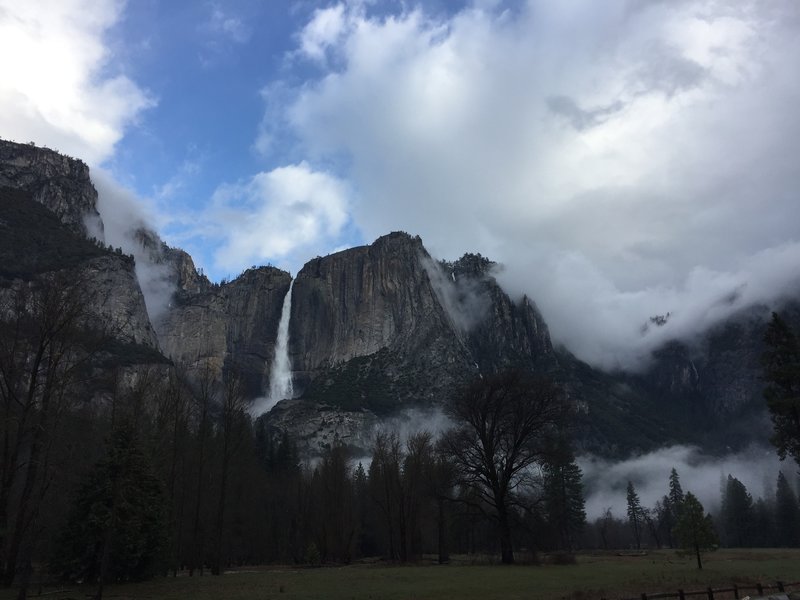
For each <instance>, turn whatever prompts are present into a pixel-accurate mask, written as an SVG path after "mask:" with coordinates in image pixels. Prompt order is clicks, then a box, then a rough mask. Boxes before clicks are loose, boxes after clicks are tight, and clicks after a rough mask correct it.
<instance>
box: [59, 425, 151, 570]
mask: <svg viewBox="0 0 800 600" xmlns="http://www.w3.org/2000/svg"><path fill="white" fill-rule="evenodd" d="M164 516H165V502H164V495H163V491H162V488H161V482H160V481H159V480H158V479H157V478H156V477H155V475H154V474H153V472H152V469H151V467H150V463H149V460H148V459H147V457H146V456H145V455H144V454H143V453H142V451H141V449H140V448H139V445H138V443H137V440H136V438H135V436H134V435H133V433H132V431H131V430H130V429H129V428H127V427H119V428H117V429H116V430H115V431H114V432H113V434H112V436H111V440H110V442H109V448H108V454H107V456H106V457H105V458H104V459H103V460H101V461H100V462H99V463H97V464H96V465H95V467H94V469H93V470H92V472H91V473H90V474H89V478H88V480H87V481H86V482H85V483H84V484H83V486H82V487H81V489H80V491H79V492H78V495H77V498H76V501H75V505H74V507H73V510H72V514H71V516H70V519H69V522H68V524H67V527H66V528H65V530H64V531H63V532H62V534H61V536H60V540H59V544H58V550H57V552H56V556H55V557H54V561H53V566H54V567H55V569H56V570H57V572H59V573H60V574H61V576H62V577H64V578H66V579H74V580H78V579H82V580H85V581H96V580H98V579H100V580H101V584H102V579H103V578H104V575H105V573H104V571H106V570H107V577H108V579H109V580H114V581H125V580H140V579H144V578H146V577H149V576H152V575H154V574H155V573H156V572H157V569H159V567H160V566H161V565H160V564H159V562H158V561H159V559H160V557H161V550H162V549H163V547H164V530H165V528H164V525H165V519H164Z"/></svg>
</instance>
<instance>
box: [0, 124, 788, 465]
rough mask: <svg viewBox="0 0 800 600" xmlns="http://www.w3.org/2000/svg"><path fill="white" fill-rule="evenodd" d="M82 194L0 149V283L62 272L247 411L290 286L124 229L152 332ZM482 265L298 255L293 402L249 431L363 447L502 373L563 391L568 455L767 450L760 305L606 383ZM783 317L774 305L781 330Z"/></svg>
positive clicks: (311, 445)
mask: <svg viewBox="0 0 800 600" xmlns="http://www.w3.org/2000/svg"><path fill="white" fill-rule="evenodd" d="M96 199H97V197H96V192H95V191H94V188H93V186H92V184H91V180H90V179H89V174H88V169H87V168H86V166H85V165H84V164H83V163H81V162H80V161H76V160H74V159H70V158H67V157H63V156H61V155H59V154H57V153H55V152H52V151H49V150H46V149H40V148H35V147H33V146H29V145H23V144H13V143H11V142H4V141H2V140H0V234H1V235H0V287H2V285H5V286H6V287H8V286H9V285H12V283H13V285H23V284H24V282H30V281H35V280H36V279H37V278H40V277H41V276H42V274H45V273H48V272H53V271H58V270H65V269H67V270H68V269H77V270H79V271H81V272H83V273H84V274H85V275H86V276H87V277H89V280H90V281H91V282H92V283H91V285H92V286H93V287H94V288H96V289H97V290H98V291H99V292H100V296H102V297H103V298H104V300H103V302H102V305H98V306H97V307H96V314H97V318H98V319H104V320H107V321H109V322H115V323H120V324H121V326H122V331H124V334H123V335H122V337H121V338H120V343H122V344H123V345H124V344H128V345H129V346H130V347H133V346H136V347H139V348H147V349H149V350H148V352H151V353H152V356H150V358H146V359H142V360H145V361H146V360H150V359H152V360H154V361H158V360H160V361H162V362H163V361H165V360H166V359H165V358H164V357H163V356H161V354H159V353H158V349H160V350H161V351H163V353H164V354H165V355H166V356H168V357H171V358H172V359H173V360H174V361H176V362H180V363H183V364H186V365H188V366H189V371H190V373H192V372H194V373H195V374H196V370H195V371H193V369H198V368H205V366H206V365H207V366H209V367H211V369H212V373H213V376H214V377H216V378H217V379H220V378H221V377H222V375H223V374H224V373H226V372H227V373H236V374H238V375H239V376H240V377H241V378H242V380H243V382H244V389H245V393H246V395H247V396H248V398H251V399H252V398H256V397H259V396H263V395H265V394H266V392H267V390H268V389H269V386H270V381H271V379H272V377H273V373H272V372H271V370H272V364H273V359H274V358H275V351H276V349H275V346H276V340H277V337H278V336H277V332H278V325H279V322H280V319H281V313H282V305H283V300H284V298H285V297H286V294H287V292H288V290H289V287H290V284H291V283H292V282H291V277H290V275H289V274H288V273H286V272H284V271H281V270H279V269H276V268H273V267H259V268H253V269H248V270H247V271H245V272H244V273H242V274H241V275H240V276H239V277H237V278H236V279H234V280H233V281H231V282H225V283H222V284H214V283H212V282H210V281H208V279H207V278H205V277H204V276H203V275H202V274H201V273H198V272H197V270H196V269H195V267H194V263H193V261H192V259H191V257H190V256H189V255H188V254H186V253H185V252H184V251H182V250H180V249H177V248H169V247H168V246H166V244H164V243H163V242H162V241H161V240H160V239H159V237H158V235H156V234H155V233H154V232H152V231H149V230H147V229H146V228H144V227H140V228H138V229H136V230H135V232H134V233H135V243H136V244H137V246H136V248H137V254H136V256H137V259H136V260H137V261H145V262H146V266H147V268H148V269H150V270H153V269H155V270H157V271H158V276H159V277H162V278H164V280H165V281H163V282H161V283H165V285H162V286H161V288H159V289H160V290H161V292H164V291H165V290H166V293H165V294H166V297H165V298H164V300H165V302H164V307H163V310H161V311H160V312H159V313H158V315H157V318H156V319H155V322H154V323H151V322H150V320H149V318H148V314H147V311H146V310H145V305H144V299H143V296H142V291H141V289H140V287H139V284H138V283H137V279H136V272H135V270H134V267H135V264H134V260H133V259H132V258H131V257H129V256H126V255H123V254H121V253H119V252H116V251H110V250H109V249H107V248H105V247H103V246H102V244H97V243H94V242H93V241H91V240H88V239H86V238H85V233H86V230H85V227H84V226H83V223H84V220H85V219H87V218H89V219H98V221H97V224H98V225H99V231H102V222H101V221H99V216H98V215H97V211H96ZM34 201H35V202H34ZM139 249H141V252H139ZM139 266H142V265H141V264H140V265H139ZM496 268H497V265H495V264H494V263H492V262H491V261H490V260H488V259H487V258H485V257H482V256H480V255H477V254H466V255H464V256H463V257H462V258H460V259H458V260H456V261H452V262H446V261H438V262H437V261H435V260H434V259H432V257H431V256H430V255H429V254H428V252H427V250H426V249H425V247H424V245H423V243H422V240H420V238H418V237H414V236H411V235H408V234H406V233H400V232H396V233H391V234H389V235H386V236H383V237H380V238H378V239H377V240H376V241H375V242H374V243H372V244H369V245H365V246H361V247H358V248H351V249H349V250H344V251H342V252H337V253H335V254H332V255H330V256H325V257H317V258H314V259H312V260H310V261H309V262H308V263H306V265H305V266H304V267H303V268H302V269H301V271H300V272H299V273H298V274H297V277H296V279H295V281H294V284H293V296H292V303H291V307H290V321H289V343H288V354H289V358H290V359H291V364H292V369H293V373H292V375H293V380H294V384H295V385H294V388H295V395H296V397H295V398H294V399H291V400H290V401H285V402H282V403H280V404H279V405H278V406H277V407H276V408H275V409H274V410H273V411H272V412H271V413H269V414H268V415H267V416H266V417H265V419H266V420H267V421H268V422H269V424H270V426H271V427H274V428H277V429H286V430H289V431H290V432H292V433H294V434H295V435H297V436H299V437H300V438H301V439H302V440H303V443H304V444H306V447H307V448H308V449H309V451H310V452H314V451H316V450H318V449H319V448H320V447H322V446H324V445H329V444H331V443H333V442H334V440H336V439H339V440H340V441H345V442H347V443H350V444H353V445H360V446H362V447H363V446H364V445H365V444H368V440H369V437H370V435H371V433H372V432H373V430H374V428H375V427H376V426H378V425H379V424H380V423H382V422H385V421H386V419H389V418H397V417H398V415H402V414H404V413H405V412H407V411H409V410H412V411H419V410H432V409H436V408H437V407H440V406H441V405H442V404H443V402H444V401H445V400H446V399H447V398H448V397H449V395H450V394H452V393H454V392H455V391H457V390H458V389H459V387H460V386H462V385H464V384H465V383H467V382H468V381H470V380H472V379H473V378H475V377H479V376H481V375H484V374H486V373H492V372H496V371H500V370H504V369H509V368H514V369H523V370H526V371H530V372H533V373H537V374H540V375H546V376H549V377H553V378H554V379H556V380H557V381H558V382H559V383H560V384H561V385H562V386H563V387H564V389H565V391H566V393H567V394H568V396H569V398H570V399H571V400H572V402H573V403H574V405H575V407H576V415H577V418H576V431H575V435H576V438H577V440H578V442H579V445H580V447H581V448H582V450H584V451H591V452H596V453H600V454H605V455H615V456H622V455H627V454H630V453H631V452H636V451H645V450H649V449H652V448H654V447H658V446H661V445H664V444H670V443H689V442H691V443H698V444H700V445H702V446H703V447H705V448H706V449H709V450H719V449H724V448H726V447H728V446H730V447H740V446H743V445H746V444H748V443H750V442H751V441H754V440H757V441H762V442H764V441H766V438H767V437H768V434H769V420H768V418H767V415H766V411H765V409H764V404H763V400H762V399H761V387H762V386H761V381H760V379H759V374H760V365H759V357H760V354H761V352H762V349H763V348H762V337H763V328H764V323H765V317H767V316H768V313H769V310H768V309H767V308H765V307H754V308H751V309H749V310H747V311H743V312H742V313H740V314H738V315H736V316H734V317H733V318H731V319H729V320H728V321H726V322H724V323H722V324H720V325H718V326H716V327H714V328H712V329H710V330H709V331H707V332H705V333H699V334H698V336H697V339H696V340H694V341H693V342H692V343H691V344H689V343H687V342H679V341H675V342H671V343H669V344H666V345H664V346H663V347H662V348H660V349H659V350H658V351H657V352H656V353H655V354H654V357H653V361H652V364H651V365H650V367H649V368H648V370H647V371H645V372H643V373H604V372H601V371H598V370H596V369H594V368H592V367H591V366H589V365H587V364H585V363H583V362H581V361H579V360H578V359H576V358H575V357H574V356H572V355H571V354H570V353H569V352H567V351H565V350H561V349H555V348H554V347H553V343H552V341H551V339H550V334H549V330H548V327H547V324H546V323H545V321H544V319H543V318H542V316H541V314H540V313H539V311H538V309H537V308H536V305H535V303H534V301H533V300H532V299H530V298H527V297H522V298H511V297H509V296H508V294H506V293H505V291H504V290H503V289H502V288H501V287H500V286H499V285H498V283H497V281H496V279H495V277H494V274H495V272H496V271H495V269H496ZM145 270H146V269H145ZM799 307H800V304H798V303H797V302H790V301H787V302H786V303H785V310H786V313H787V317H788V318H789V320H790V322H792V323H794V324H795V325H796V326H800V308H799ZM145 354H147V352H145ZM119 356H120V357H121V356H122V353H120V354H119ZM120 360H121V358H120ZM137 360H138V359H137Z"/></svg>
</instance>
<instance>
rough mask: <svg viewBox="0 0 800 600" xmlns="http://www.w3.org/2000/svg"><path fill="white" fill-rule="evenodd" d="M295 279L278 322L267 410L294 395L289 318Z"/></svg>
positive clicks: (284, 299)
mask: <svg viewBox="0 0 800 600" xmlns="http://www.w3.org/2000/svg"><path fill="white" fill-rule="evenodd" d="M293 287H294V279H293V280H292V282H291V283H290V284H289V291H287V292H286V296H285V297H284V298H283V308H281V320H280V321H279V322H278V338H277V339H276V340H275V357H274V358H273V359H272V369H271V370H270V376H269V396H268V397H267V405H266V410H270V409H271V408H272V407H273V406H275V405H276V404H277V403H278V402H280V401H281V400H284V399H285V398H291V397H293V396H294V386H293V384H292V362H291V360H290V359H289V319H290V318H291V316H292V288H293Z"/></svg>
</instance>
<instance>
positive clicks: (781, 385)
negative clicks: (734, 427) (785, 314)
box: [761, 313, 800, 464]
mask: <svg viewBox="0 0 800 600" xmlns="http://www.w3.org/2000/svg"><path fill="white" fill-rule="evenodd" d="M764 343H765V344H766V346H767V350H766V351H765V352H764V354H763V355H762V357H761V363H762V367H763V371H764V379H765V380H766V382H767V386H766V387H765V388H764V399H765V400H766V401H767V407H768V408H769V411H770V413H771V415H772V424H773V426H774V429H775V432H774V434H773V436H772V443H773V444H774V445H775V447H776V448H777V450H778V455H779V456H780V457H781V459H784V458H786V456H787V455H788V456H791V457H792V458H794V459H795V461H796V462H797V463H798V464H800V343H798V341H797V337H796V336H795V334H794V332H793V331H792V330H791V328H790V327H789V326H788V325H787V324H786V323H785V322H784V321H783V319H781V318H780V317H779V316H778V314H777V313H772V320H771V321H770V323H769V325H768V326H767V331H766V333H765V335H764Z"/></svg>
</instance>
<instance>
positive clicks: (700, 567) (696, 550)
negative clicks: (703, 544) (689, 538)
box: [694, 544, 703, 571]
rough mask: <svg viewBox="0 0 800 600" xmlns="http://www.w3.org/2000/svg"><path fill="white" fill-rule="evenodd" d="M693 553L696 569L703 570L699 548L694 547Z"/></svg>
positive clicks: (697, 546)
mask: <svg viewBox="0 0 800 600" xmlns="http://www.w3.org/2000/svg"><path fill="white" fill-rule="evenodd" d="M694 552H695V554H696V555H697V568H698V569H700V570H701V571H702V570H703V562H702V561H701V560H700V546H699V545H698V544H695V545H694Z"/></svg>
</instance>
